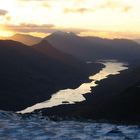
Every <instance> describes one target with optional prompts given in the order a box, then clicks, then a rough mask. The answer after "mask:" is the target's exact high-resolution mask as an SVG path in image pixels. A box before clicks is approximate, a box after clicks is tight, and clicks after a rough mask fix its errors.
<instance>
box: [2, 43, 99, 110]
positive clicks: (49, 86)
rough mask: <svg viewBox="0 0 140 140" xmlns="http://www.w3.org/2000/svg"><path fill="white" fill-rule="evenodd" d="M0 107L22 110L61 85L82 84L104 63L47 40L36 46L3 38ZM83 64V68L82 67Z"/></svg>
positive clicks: (48, 95) (58, 88)
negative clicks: (89, 62)
mask: <svg viewBox="0 0 140 140" xmlns="http://www.w3.org/2000/svg"><path fill="white" fill-rule="evenodd" d="M0 66H1V68H0V77H1V78H0V109H4V110H16V111H17V110H21V109H24V108H26V107H28V106H30V105H33V104H35V103H38V102H41V101H44V100H47V99H49V98H50V96H51V94H53V93H55V92H56V91H58V90H60V89H66V88H72V87H77V86H79V84H80V83H82V81H85V80H88V77H89V75H90V74H91V73H95V72H97V71H98V70H99V69H100V68H101V67H102V66H101V65H99V64H92V69H91V70H90V67H88V65H87V64H85V63H83V62H81V61H80V60H77V59H76V58H74V57H72V56H70V55H66V54H63V53H61V52H60V51H58V50H56V49H55V48H53V47H52V46H51V45H50V44H49V43H48V42H47V41H42V42H41V43H39V44H38V45H35V46H33V47H29V46H26V45H24V44H22V43H19V42H16V41H12V40H0ZM81 68H82V71H81Z"/></svg>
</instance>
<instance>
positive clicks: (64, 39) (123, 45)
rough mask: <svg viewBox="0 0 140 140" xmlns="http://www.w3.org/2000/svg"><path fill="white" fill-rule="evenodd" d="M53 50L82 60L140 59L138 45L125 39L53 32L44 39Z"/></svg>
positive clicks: (139, 47) (139, 46)
mask: <svg viewBox="0 0 140 140" xmlns="http://www.w3.org/2000/svg"><path fill="white" fill-rule="evenodd" d="M45 39H46V40H48V41H49V42H50V43H51V44H52V45H53V46H54V47H55V48H57V49H59V50H61V51H63V52H65V53H69V54H71V55H73V56H75V57H78V58H80V59H83V60H97V59H118V60H123V61H131V60H134V59H138V58H140V45H139V44H138V43H136V42H135V41H132V40H127V39H113V40H111V39H103V38H98V37H80V36H77V35H76V34H74V33H66V32H60V31H58V32H55V33H53V34H51V35H50V36H47V37H46V38H45Z"/></svg>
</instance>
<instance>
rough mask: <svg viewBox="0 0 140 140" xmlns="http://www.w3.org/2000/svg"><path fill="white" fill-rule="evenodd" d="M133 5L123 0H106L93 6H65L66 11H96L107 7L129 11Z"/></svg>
mask: <svg viewBox="0 0 140 140" xmlns="http://www.w3.org/2000/svg"><path fill="white" fill-rule="evenodd" d="M132 8H133V7H132V6H130V5H128V4H125V3H122V1H119V0H118V1H116V0H106V1H104V2H102V3H99V4H97V5H95V6H93V7H77V8H73V7H72V8H71V7H69V8H65V9H64V13H86V12H95V11H98V10H105V9H110V10H120V11H122V12H128V11H130V10H131V9H132Z"/></svg>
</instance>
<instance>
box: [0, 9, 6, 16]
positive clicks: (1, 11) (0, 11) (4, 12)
mask: <svg viewBox="0 0 140 140" xmlns="http://www.w3.org/2000/svg"><path fill="white" fill-rule="evenodd" d="M7 13H8V11H6V10H2V9H0V16H5V15H6V14H7Z"/></svg>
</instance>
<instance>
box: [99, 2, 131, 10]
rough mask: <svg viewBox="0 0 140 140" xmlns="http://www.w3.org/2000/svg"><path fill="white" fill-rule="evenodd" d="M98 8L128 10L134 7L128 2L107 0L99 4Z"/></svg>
mask: <svg viewBox="0 0 140 140" xmlns="http://www.w3.org/2000/svg"><path fill="white" fill-rule="evenodd" d="M98 9H111V10H118V9H119V10H121V11H122V12H128V11H129V10H131V9H132V7H131V6H130V5H128V4H125V3H122V2H121V1H116V0H114V1H113V0H107V1H105V2H104V3H102V4H100V5H98V6H97V7H96V10H98Z"/></svg>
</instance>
